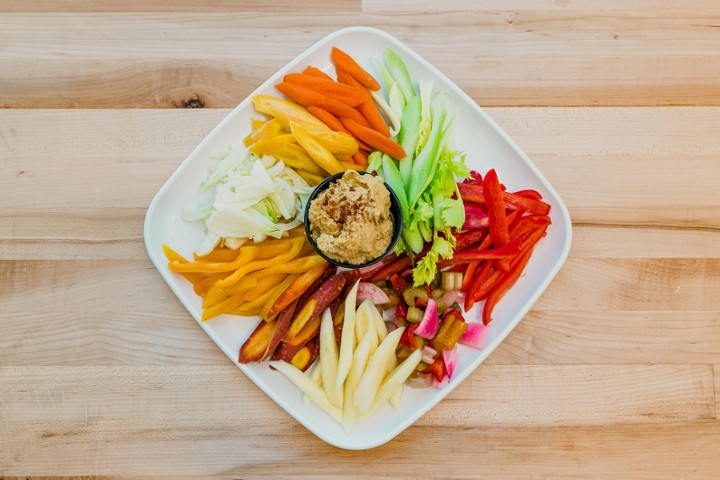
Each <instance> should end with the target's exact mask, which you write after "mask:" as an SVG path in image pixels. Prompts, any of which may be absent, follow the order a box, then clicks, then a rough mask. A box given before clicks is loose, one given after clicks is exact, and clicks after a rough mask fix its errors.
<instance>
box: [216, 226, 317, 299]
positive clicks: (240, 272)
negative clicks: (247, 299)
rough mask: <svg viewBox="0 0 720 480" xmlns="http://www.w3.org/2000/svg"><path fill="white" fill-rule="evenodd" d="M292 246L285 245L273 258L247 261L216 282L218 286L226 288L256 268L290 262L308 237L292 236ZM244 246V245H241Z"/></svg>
mask: <svg viewBox="0 0 720 480" xmlns="http://www.w3.org/2000/svg"><path fill="white" fill-rule="evenodd" d="M289 241H290V248H289V249H288V248H287V247H285V251H284V252H283V253H281V254H279V255H276V256H274V257H273V258H268V259H263V260H256V261H253V262H249V263H246V264H244V265H242V266H241V267H240V268H238V269H237V270H235V271H234V272H233V273H232V275H229V276H228V277H226V278H224V279H222V280H220V281H219V282H217V283H216V286H218V287H220V288H226V287H229V286H230V285H233V284H234V283H236V282H237V281H238V280H240V279H241V278H242V277H243V276H244V275H247V274H248V273H250V272H254V271H255V270H260V269H261V268H267V267H272V266H273V265H279V264H281V263H284V262H288V261H290V260H292V259H293V258H295V257H296V256H297V255H298V253H300V251H301V250H302V248H303V245H304V244H305V243H306V239H305V238H304V237H298V238H291V239H290V240H289ZM241 248H242V247H241Z"/></svg>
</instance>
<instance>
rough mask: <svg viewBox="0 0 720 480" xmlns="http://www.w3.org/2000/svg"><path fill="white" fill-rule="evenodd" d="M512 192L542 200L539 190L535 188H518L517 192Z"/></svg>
mask: <svg viewBox="0 0 720 480" xmlns="http://www.w3.org/2000/svg"><path fill="white" fill-rule="evenodd" d="M513 194H514V195H517V196H519V197H524V198H530V199H532V200H542V195H540V192H538V191H537V190H532V189H527V190H518V191H517V192H513Z"/></svg>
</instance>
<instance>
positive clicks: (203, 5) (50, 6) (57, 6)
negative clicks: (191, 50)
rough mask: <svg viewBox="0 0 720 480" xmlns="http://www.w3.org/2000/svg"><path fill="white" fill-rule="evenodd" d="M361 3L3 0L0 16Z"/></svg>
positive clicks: (352, 2)
mask: <svg viewBox="0 0 720 480" xmlns="http://www.w3.org/2000/svg"><path fill="white" fill-rule="evenodd" d="M360 3H361V1H360V0H349V1H348V0H311V1H306V2H302V3H300V2H294V1H291V0H276V1H272V2H264V1H262V0H243V1H242V2H233V1H229V0H206V1H203V2H196V1H192V0H175V1H173V2H172V3H168V2H164V1H162V0H151V1H148V0H122V1H113V0H97V1H94V2H84V1H82V0H59V1H56V0H33V1H31V2H27V1H22V0H4V1H2V2H0V12H63V13H68V12H103V13H106V12H198V13H206V12H248V11H250V12H277V13H283V12H305V13H307V12H322V13H327V12H334V13H337V12H348V13H349V12H359V11H360Z"/></svg>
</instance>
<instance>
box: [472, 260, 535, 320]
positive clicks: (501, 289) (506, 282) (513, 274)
mask: <svg viewBox="0 0 720 480" xmlns="http://www.w3.org/2000/svg"><path fill="white" fill-rule="evenodd" d="M531 254H532V249H528V250H527V251H526V252H525V253H523V254H522V255H521V256H520V257H519V258H518V261H517V262H516V263H515V264H514V265H513V266H512V267H511V268H510V270H509V271H508V272H507V274H506V275H505V276H503V278H502V279H501V280H500V281H499V282H498V283H497V285H495V286H494V287H493V289H492V290H491V291H490V293H489V294H488V297H487V299H485V305H484V306H483V312H482V320H483V323H484V324H485V325H487V324H488V323H490V321H491V320H492V311H493V309H494V308H495V306H496V305H497V303H498V302H499V301H500V299H502V297H503V296H504V295H505V294H506V293H507V291H508V290H510V288H511V287H512V286H513V285H514V284H515V282H516V281H517V279H518V278H520V275H521V274H522V272H523V270H524V269H525V265H527V263H528V260H530V255H531Z"/></svg>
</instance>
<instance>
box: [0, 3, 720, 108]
mask: <svg viewBox="0 0 720 480" xmlns="http://www.w3.org/2000/svg"><path fill="white" fill-rule="evenodd" d="M423 15H424V14H423V13H421V12H417V11H416V12H414V13H405V14H402V15H394V16H393V15H386V14H384V13H379V12H378V13H367V14H362V15H361V16H358V15H357V14H345V13H332V12H329V13H328V14H327V15H323V16H322V22H321V24H320V25H319V24H318V20H317V14H300V15H284V14H273V13H262V12H253V11H249V12H247V11H246V12H240V13H202V12H191V13H163V14H154V15H147V14H141V13H122V14H113V15H108V14H104V13H82V14H75V15H72V16H68V15H63V14H53V13H8V14H6V15H4V16H3V20H2V25H1V26H2V29H0V32H1V33H0V41H2V42H3V44H5V45H7V46H6V48H4V49H3V52H2V54H0V60H1V61H2V62H3V65H4V66H5V68H4V69H3V72H4V73H3V74H2V76H1V77H0V87H2V90H3V92H4V95H3V100H2V102H3V105H5V106H8V107H13V108H77V107H83V108H131V107H173V106H182V105H187V104H189V103H192V104H198V105H205V106H212V107H231V106H234V105H236V104H237V103H238V101H239V99H242V98H244V97H245V96H247V95H248V94H249V93H250V92H251V91H252V90H253V89H254V88H255V87H257V86H258V85H260V84H261V83H262V82H263V81H264V80H265V79H266V78H267V77H268V76H269V75H270V74H272V73H273V72H275V71H276V70H277V69H278V68H280V67H281V66H283V65H284V64H286V63H287V62H288V61H290V60H291V59H292V58H294V56H295V55H297V54H298V53H300V52H301V51H303V50H304V49H305V48H307V47H309V46H311V45H312V44H313V43H315V42H316V41H317V40H319V39H320V38H321V37H322V36H324V35H325V34H327V33H330V32H332V31H334V30H337V29H340V28H343V27H348V26H352V25H357V24H358V23H362V24H367V25H375V26H378V27H380V28H383V29H385V30H387V31H389V32H391V33H393V34H394V35H396V36H397V37H398V38H399V39H401V40H402V41H404V42H406V43H408V44H409V45H410V46H411V47H412V48H413V49H415V50H416V51H418V53H420V54H421V55H422V56H424V57H425V58H426V59H427V60H428V61H430V62H431V63H432V64H433V65H435V66H436V67H438V68H439V69H440V71H442V72H444V73H445V74H446V75H448V76H449V77H450V78H451V79H453V80H454V81H455V82H456V83H458V85H459V86H460V87H461V88H463V89H464V90H465V91H467V92H468V93H469V94H470V95H471V96H472V97H473V98H474V99H475V100H476V101H478V102H479V103H480V104H482V105H486V106H498V105H524V106H527V105H553V106H571V105H577V106H584V105H720V87H718V85H717V82H716V81H715V79H716V78H717V77H718V76H720V61H718V58H717V55H716V54H715V53H716V50H717V48H716V47H717V45H716V41H715V31H714V28H713V25H716V24H718V22H719V20H718V18H720V11H719V10H717V6H716V5H715V6H712V7H709V6H707V4H701V6H698V7H697V8H694V9H685V8H683V9H673V8H668V7H667V6H665V7H664V8H655V9H652V8H649V7H647V6H646V7H645V8H642V7H641V8H640V9H637V10H633V9H625V10H611V9H603V8H600V9H594V8H592V7H590V6H587V5H585V6H580V7H578V8H577V9H573V8H568V9H565V10H561V11H558V10H553V9H542V8H540V9H538V10H527V9H523V10H521V11H518V10H492V9H490V10H482V9H478V8H477V7H476V8H473V9H470V10H462V9H460V10H453V9H452V8H451V7H448V9H447V10H445V11H442V12H438V13H435V14H434V16H435V17H436V19H437V20H436V21H435V22H433V24H432V25H430V24H428V23H427V21H426V17H424V16H423ZM60 20H62V21H60ZM128 25H132V27H131V28H128ZM417 25H422V28H417V27H416V26H417ZM158 32H162V33H163V34H162V35H158ZM208 32H209V33H208ZM258 38H263V39H266V38H267V39H268V40H265V41H263V42H257V39H258ZM178 45H182V50H181V51H178V48H179V47H178ZM29 58H33V59H42V60H43V62H42V63H38V62H37V61H28V59H29ZM698 64H701V65H703V68H702V69H697V68H696V65H698ZM48 91H52V92H54V94H53V95H52V96H48V95H47V92H48Z"/></svg>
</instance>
